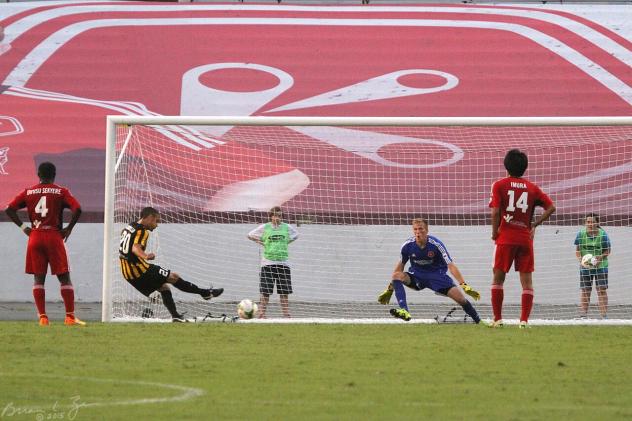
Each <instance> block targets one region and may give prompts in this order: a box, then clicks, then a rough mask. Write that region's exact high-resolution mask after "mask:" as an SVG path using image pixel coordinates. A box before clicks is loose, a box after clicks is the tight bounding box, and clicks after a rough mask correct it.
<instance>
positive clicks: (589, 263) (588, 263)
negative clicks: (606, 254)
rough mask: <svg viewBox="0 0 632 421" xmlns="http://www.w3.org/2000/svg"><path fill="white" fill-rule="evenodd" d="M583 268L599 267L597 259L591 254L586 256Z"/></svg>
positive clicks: (583, 258) (583, 259) (583, 260)
mask: <svg viewBox="0 0 632 421" xmlns="http://www.w3.org/2000/svg"><path fill="white" fill-rule="evenodd" d="M582 266H583V267H585V268H586V269H591V268H594V267H595V266H597V258H596V257H594V256H593V255H592V254H590V253H588V254H584V256H583V257H582Z"/></svg>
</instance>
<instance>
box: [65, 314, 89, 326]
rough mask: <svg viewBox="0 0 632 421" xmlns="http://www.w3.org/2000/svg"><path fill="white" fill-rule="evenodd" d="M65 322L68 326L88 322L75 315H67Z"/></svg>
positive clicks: (81, 324)
mask: <svg viewBox="0 0 632 421" xmlns="http://www.w3.org/2000/svg"><path fill="white" fill-rule="evenodd" d="M64 324H65V325H66V326H85V325H86V322H83V321H81V320H79V319H77V318H76V317H75V316H66V319H65V320H64Z"/></svg>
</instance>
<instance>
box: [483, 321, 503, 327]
mask: <svg viewBox="0 0 632 421" xmlns="http://www.w3.org/2000/svg"><path fill="white" fill-rule="evenodd" d="M487 326H489V327H491V328H501V327H504V326H505V324H504V323H503V321H502V319H501V320H495V321H493V322H491V323H490V324H488V325H487Z"/></svg>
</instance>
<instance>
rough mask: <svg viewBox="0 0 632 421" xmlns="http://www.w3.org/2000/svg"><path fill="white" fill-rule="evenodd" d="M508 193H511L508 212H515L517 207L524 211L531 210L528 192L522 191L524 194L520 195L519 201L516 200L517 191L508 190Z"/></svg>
mask: <svg viewBox="0 0 632 421" xmlns="http://www.w3.org/2000/svg"><path fill="white" fill-rule="evenodd" d="M507 194H509V204H508V205H507V212H513V211H515V210H516V208H518V209H520V210H521V211H522V213H527V211H528V210H529V202H528V201H527V198H528V193H527V192H526V191H525V192H522V194H521V195H520V196H519V197H518V201H517V202H516V201H515V195H516V192H514V191H513V190H507Z"/></svg>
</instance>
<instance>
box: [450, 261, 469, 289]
mask: <svg viewBox="0 0 632 421" xmlns="http://www.w3.org/2000/svg"><path fill="white" fill-rule="evenodd" d="M448 270H449V271H450V275H452V277H453V278H454V279H456V281H457V282H458V283H459V285H463V284H464V283H465V278H463V275H462V274H461V271H460V270H459V268H458V267H457V265H455V264H454V263H449V264H448Z"/></svg>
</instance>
